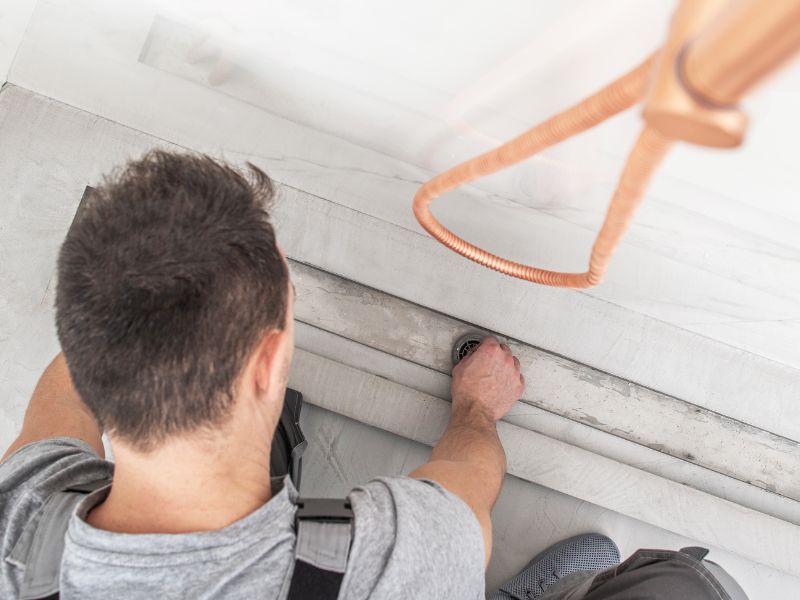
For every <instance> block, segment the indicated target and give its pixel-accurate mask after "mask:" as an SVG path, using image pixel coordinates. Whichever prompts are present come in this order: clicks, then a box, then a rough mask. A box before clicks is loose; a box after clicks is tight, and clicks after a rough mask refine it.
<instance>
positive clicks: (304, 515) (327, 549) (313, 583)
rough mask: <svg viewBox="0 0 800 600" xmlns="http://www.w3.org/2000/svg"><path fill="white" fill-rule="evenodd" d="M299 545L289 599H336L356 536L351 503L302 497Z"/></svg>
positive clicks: (296, 522)
mask: <svg viewBox="0 0 800 600" xmlns="http://www.w3.org/2000/svg"><path fill="white" fill-rule="evenodd" d="M295 530H296V531H297V542H296V546H295V562H294V572H293V573H292V580H291V583H290V585H289V596H288V598H287V600H310V599H312V598H314V599H315V600H336V599H337V598H338V597H339V590H340V589H341V587H342V580H343V579H344V573H345V570H346V569H347V559H348V556H349V554H350V542H351V540H352V536H353V510H352V507H351V506H350V502H349V501H348V500H337V499H332V498H300V499H299V500H298V501H297V514H296V516H295Z"/></svg>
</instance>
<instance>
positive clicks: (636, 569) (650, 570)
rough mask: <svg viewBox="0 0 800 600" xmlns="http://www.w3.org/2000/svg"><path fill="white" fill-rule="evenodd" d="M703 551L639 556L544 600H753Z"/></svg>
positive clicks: (573, 579) (567, 583)
mask: <svg viewBox="0 0 800 600" xmlns="http://www.w3.org/2000/svg"><path fill="white" fill-rule="evenodd" d="M706 553H707V551H706V550H704V549H703V548H684V549H683V550H681V551H680V552H673V551H671V550H638V551H637V552H635V553H634V554H633V555H631V557H630V558H629V559H628V560H626V561H625V562H623V563H621V564H619V565H617V566H616V567H612V568H610V569H606V570H605V571H599V572H597V571H581V572H578V573H573V574H572V575H569V576H568V577H565V578H564V579H562V580H560V581H558V582H556V583H555V584H554V585H553V586H552V587H551V588H550V589H549V590H547V592H546V593H545V594H544V595H542V596H540V597H539V600H747V595H746V594H745V593H744V590H742V588H741V587H739V584H737V583H736V581H735V580H734V579H733V577H731V576H730V575H729V574H728V572H727V571H725V570H724V569H723V568H722V567H720V566H719V565H717V564H716V563H712V562H710V561H706V560H703V557H704V556H705V554H706Z"/></svg>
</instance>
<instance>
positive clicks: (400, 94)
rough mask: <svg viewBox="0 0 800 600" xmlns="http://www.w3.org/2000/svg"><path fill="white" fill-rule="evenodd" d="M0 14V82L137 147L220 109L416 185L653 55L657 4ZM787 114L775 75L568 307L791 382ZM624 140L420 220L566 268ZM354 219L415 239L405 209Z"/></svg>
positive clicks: (525, 172)
mask: <svg viewBox="0 0 800 600" xmlns="http://www.w3.org/2000/svg"><path fill="white" fill-rule="evenodd" d="M7 6H8V7H7V8H6V9H4V10H6V11H7V15H10V16H9V17H8V18H5V19H4V20H3V22H2V23H3V24H2V26H3V27H4V28H6V29H7V30H8V31H7V32H4V34H3V36H2V37H3V39H4V40H10V41H7V42H5V46H3V45H0V66H2V65H3V64H5V65H10V66H9V67H8V71H9V80H11V81H13V82H15V83H18V84H20V85H25V86H26V87H29V88H31V89H33V90H35V91H39V92H41V93H46V94H47V95H49V96H50V97H53V98H57V99H61V100H63V101H65V102H67V103H69V104H74V105H76V106H79V107H81V108H86V109H87V110H92V111H93V112H96V114H99V115H102V116H108V117H110V118H114V119H117V120H120V121H125V119H123V118H122V117H121V116H120V114H121V113H125V114H127V115H130V119H131V121H136V122H131V123H130V124H131V125H133V126H137V122H138V125H140V126H141V128H142V129H143V130H148V129H153V128H154V127H155V125H154V123H155V122H159V123H158V127H160V128H162V129H163V130H165V131H167V132H175V133H176V135H177V132H178V131H180V130H188V129H191V128H192V127H195V128H198V127H205V128H207V127H209V125H210V124H209V123H208V122H207V121H208V119H207V118H206V117H205V116H204V115H202V114H201V113H200V112H199V111H198V112H196V113H195V112H194V111H193V109H194V108H196V107H198V106H200V104H201V103H203V102H206V103H209V104H213V105H214V106H215V108H216V110H217V111H222V112H225V111H228V112H233V111H235V110H238V109H237V108H236V107H237V106H242V105H244V104H246V105H249V106H250V107H253V108H255V109H257V110H261V111H264V112H266V113H269V114H271V115H275V116H277V117H280V118H281V119H284V120H285V121H288V122H294V123H298V124H301V125H304V126H307V127H309V128H311V129H313V130H316V131H320V132H324V133H327V134H329V135H330V136H331V138H336V139H340V140H346V141H348V142H351V143H352V144H353V145H354V146H357V147H359V148H365V149H370V150H372V151H374V153H373V155H372V156H384V157H387V160H388V159H392V160H391V161H390V162H391V165H392V166H391V167H390V168H391V169H395V170H397V169H400V170H403V169H406V167H405V166H403V167H399V166H398V165H407V166H409V168H410V167H413V169H410V170H408V173H412V174H410V175H407V174H393V175H392V177H395V178H396V179H402V178H406V180H407V181H409V182H411V183H414V184H418V183H419V182H421V181H423V180H424V179H425V178H426V177H427V176H430V175H431V174H433V173H434V172H436V171H437V170H442V169H445V168H447V167H448V166H451V165H453V164H455V163H458V162H460V161H461V160H464V159H466V158H469V157H470V156H472V155H474V154H475V153H478V152H481V151H485V150H487V149H490V148H492V147H494V146H495V145H497V144H498V143H500V142H502V141H503V140H506V139H508V138H509V137H511V136H514V135H516V134H518V133H520V132H521V131H523V130H524V129H526V128H528V127H530V126H531V125H533V124H535V123H537V122H538V121H540V120H542V119H544V118H546V117H548V116H550V115H551V114H553V113H554V112H555V111H558V110H560V109H562V108H564V107H566V106H568V105H569V104H570V103H573V102H575V101H577V100H579V99H580V98H582V97H583V96H585V95H586V94H588V93H591V92H592V91H594V90H596V89H597V88H598V87H599V86H601V85H603V84H604V83H606V82H608V81H610V80H611V79H613V78H614V77H616V76H618V75H620V74H622V73H624V72H625V71H626V70H628V69H630V68H632V67H633V66H635V65H636V64H638V63H639V62H640V61H641V60H642V59H643V58H644V57H645V56H646V55H647V54H648V53H650V52H652V51H653V50H654V49H656V48H657V47H658V46H659V44H660V43H661V40H662V39H663V37H664V35H665V31H666V28H667V24H668V20H669V16H670V13H671V11H672V10H673V8H674V3H673V2H662V1H661V0H649V1H639V0H602V1H598V0H568V1H563V2H557V3H555V2H545V1H537V2H529V1H522V0H518V1H514V2H506V3H503V5H502V7H501V8H499V9H498V6H497V4H496V3H491V2H488V1H484V0H475V1H471V2H467V3H459V4H458V10H454V8H453V4H452V3H451V2H446V1H444V0H437V1H426V2H421V1H416V2H407V3H403V4H402V5H397V4H393V5H392V4H385V3H375V2H367V1H366V0H357V1H349V2H337V3H327V2H320V1H316V0H314V1H301V2H292V3H288V2H274V3H268V4H262V5H259V7H258V8H254V7H253V6H254V5H253V3H249V2H227V3H225V4H224V5H223V4H221V3H215V2H191V3H190V2H183V3H181V2H172V3H142V4H140V5H137V6H136V7H132V6H130V5H126V4H124V3H119V2H98V1H96V0H78V1H76V2H71V3H65V2H59V1H56V0H42V1H41V2H39V3H38V4H37V5H36V9H35V11H34V12H33V18H32V19H30V21H28V19H27V17H28V16H29V15H30V13H31V10H32V9H33V6H34V3H33V2H30V1H23V0H14V1H12V2H11V3H10V4H8V5H7ZM22 32H26V33H25V39H24V41H23V42H22V43H21V44H20V45H19V47H16V45H15V44H14V43H13V40H15V39H21V37H22ZM45 40H46V41H47V42H46V43H45ZM178 80H181V81H178ZM145 81H146V82H147V86H145V85H144V84H143V83H142V82H145ZM145 88H146V89H145ZM137 94H138V96H137ZM212 98H213V100H211V99H212ZM798 100H800V68H798V67H797V66H796V65H795V66H794V67H792V68H790V69H788V70H786V71H785V72H784V73H783V74H781V75H780V76H779V77H778V78H776V79H774V80H773V81H772V82H770V84H769V85H768V86H766V87H765V88H764V89H763V90H761V91H759V92H758V93H757V94H756V95H754V96H753V97H752V98H751V99H749V100H748V102H747V103H746V110H747V112H748V113H750V114H751V115H752V125H751V127H750V131H749V133H748V137H747V141H746V144H745V145H744V146H743V147H742V148H740V149H736V150H733V151H716V150H706V149H701V148H693V147H689V146H687V145H679V146H678V147H677V149H676V150H675V151H674V152H673V153H672V154H671V155H670V156H669V157H668V159H667V161H666V163H665V165H664V166H663V168H662V169H661V171H660V172H659V173H658V175H657V177H656V179H655V181H654V183H653V185H652V186H651V189H650V190H649V191H648V193H647V197H646V200H645V202H644V203H643V206H642V208H641V209H640V211H639V213H638V214H637V216H636V219H635V222H634V224H633V226H632V228H631V230H630V232H629V234H628V235H627V237H626V238H625V240H624V242H623V245H622V247H621V248H620V250H619V251H618V253H617V256H616V257H615V260H614V261H613V263H612V267H611V271H610V273H609V275H608V278H607V280H606V282H605V283H603V284H602V285H601V286H600V287H598V288H595V289H592V290H589V291H586V292H573V293H586V294H589V295H591V296H592V297H594V298H597V299H600V300H603V301H606V302H609V303H611V304H614V305H616V306H619V307H622V308H624V309H626V310H630V311H634V312H636V313H640V314H642V315H646V316H648V317H650V318H653V319H657V320H659V321H663V322H665V323H668V324H671V325H674V326H676V327H679V328H681V329H685V330H687V331H691V332H693V333H696V334H699V335H701V336H703V337H706V338H709V339H712V340H716V341H719V342H722V343H724V344H727V345H729V346H732V347H734V348H738V349H741V350H744V351H747V352H749V353H752V354H754V355H758V356H763V357H766V358H768V359H770V360H772V361H775V362H777V363H780V364H782V365H786V366H789V367H794V368H798V367H800V343H798V339H800V302H798V300H800V236H798V235H797V234H796V231H797V226H798V224H800V202H798V201H797V200H798V190H800V169H798V168H797V153H796V151H795V149H794V146H795V144H794V141H793V139H794V138H793V137H792V134H793V133H794V131H795V130H797V128H798V124H800V117H798V116H797V113H796V107H797V106H798ZM248 110H252V108H251V109H248ZM135 111H138V113H136V114H134V113H135ZM200 121H203V123H202V125H201V124H200V123H199V122H200ZM211 124H213V123H211ZM639 126H640V118H639V115H638V111H637V110H636V109H634V110H632V111H630V112H629V113H628V114H625V115H622V116H619V117H617V118H614V119H612V120H610V121H609V122H607V123H605V124H603V125H601V126H600V127H598V128H596V129H595V130H593V131H591V132H588V133H586V134H583V135H581V136H579V137H577V138H575V139H572V140H570V141H568V142H566V143H563V144H561V145H559V146H557V147H554V148H551V149H549V150H547V151H546V152H544V153H542V154H541V155H539V156H536V157H534V158H532V159H531V160H529V161H527V162H526V163H525V164H523V165H519V166H518V167H515V168H513V169H510V170H508V171H506V172H504V173H501V174H498V175H496V176H493V177H491V178H488V179H486V180H482V181H479V182H477V183H476V184H475V185H474V186H473V187H472V188H471V189H470V190H467V191H466V192H465V193H466V194H467V195H469V197H470V198H472V199H473V200H474V201H471V202H469V203H467V202H466V201H465V200H463V197H464V196H462V195H458V194H454V195H452V196H451V197H446V198H444V199H442V200H441V201H439V202H437V204H436V205H435V206H434V212H435V213H436V214H437V215H439V216H440V217H441V218H442V220H443V221H444V222H445V224H446V225H449V226H451V227H452V228H453V229H454V230H455V231H456V232H457V233H461V234H463V235H464V236H465V237H467V238H468V239H470V240H471V241H475V242H476V243H478V244H479V245H483V246H484V247H486V248H487V249H488V250H491V251H494V252H496V253H498V254H501V255H504V256H508V257H509V258H512V259H515V260H519V261H522V262H527V263H530V264H534V265H537V266H542V267H545V268H552V269H562V270H572V271H579V270H583V269H584V267H585V265H586V261H587V258H588V254H589V251H590V248H591V244H592V242H593V240H594V235H595V233H596V231H597V229H598V227H599V225H600V223H601V221H602V218H603V215H604V211H605V208H606V206H607V204H608V200H609V198H610V196H611V193H612V192H613V189H614V187H615V184H616V180H617V176H618V173H619V171H620V168H621V165H622V163H623V162H624V158H625V156H626V154H627V152H628V150H629V148H630V146H631V143H632V141H633V139H634V137H635V135H636V132H637V130H638V128H639ZM253 134H254V135H255V133H253ZM226 135H227V132H225V131H219V132H218V137H219V147H220V148H222V149H223V150H225V151H229V152H234V153H236V152H238V151H239V150H241V148H238V147H232V146H234V144H233V143H232V142H231V143H230V144H228V143H227V142H226V141H225V140H226ZM231 135H233V134H231ZM237 135H239V134H238V132H237ZM260 135H263V136H270V135H271V132H270V131H267V130H265V131H263V133H261V134H260ZM177 137H180V136H179V135H177ZM231 139H233V138H232V137H231ZM325 150H326V149H325V147H319V146H318V147H315V148H313V149H309V148H300V149H299V150H292V152H294V154H293V155H292V156H291V158H292V159H294V160H297V161H299V162H303V161H304V162H305V163H306V164H307V165H315V166H320V165H322V166H323V167H325V166H326V165H327V164H328V163H323V162H321V161H322V160H323V159H320V158H319V157H321V156H322V157H324V160H325V161H328V162H329V163H330V165H331V166H336V167H339V166H341V165H339V164H337V161H340V160H343V159H340V157H339V156H338V155H337V154H336V153H333V152H328V154H327V155H326V153H325ZM286 152H289V150H287V151H286ZM312 155H313V156H312ZM284 158H285V157H284ZM379 160H382V159H378V158H375V159H374V161H373V162H375V164H377V161H379ZM386 164H390V163H389V162H387V163H386ZM347 168H348V169H350V170H351V171H352V172H358V171H359V170H362V171H364V172H369V171H370V169H375V166H374V165H370V164H363V165H358V164H352V165H351V164H349V163H348V166H347ZM387 168H389V167H387ZM295 171H296V169H295ZM323 171H324V169H323ZM277 177H278V178H279V179H280V178H281V177H284V178H285V179H291V177H292V176H291V175H287V174H286V173H277ZM315 177H317V178H319V177H322V175H320V174H319V173H318V174H316V175H315ZM336 177H338V178H341V177H343V175H342V174H341V173H338V174H337V175H336ZM339 181H340V180H337V182H336V183H335V184H332V185H331V186H330V187H331V188H333V189H334V191H333V192H330V191H329V192H328V193H327V194H326V195H327V197H331V198H332V199H335V198H333V197H334V196H335V195H336V194H337V193H341V194H344V193H345V192H344V191H343V190H344V189H345V188H346V187H347V186H348V185H350V184H349V183H347V182H344V183H339ZM348 193H351V192H348ZM352 193H355V194H357V193H358V192H357V191H355V192H352ZM361 201H363V203H364V204H365V205H368V206H369V207H370V208H368V209H367V210H368V211H369V212H371V213H372V214H376V215H378V216H381V218H387V219H388V220H392V221H394V222H396V223H398V224H401V225H403V226H407V227H409V228H412V229H417V230H418V228H417V227H416V224H415V222H414V221H413V218H412V217H411V215H410V201H411V197H410V194H409V195H405V196H403V197H399V196H397V195H396V194H390V193H387V194H386V195H385V196H382V195H380V194H372V195H371V197H370V198H369V199H366V198H364V199H361Z"/></svg>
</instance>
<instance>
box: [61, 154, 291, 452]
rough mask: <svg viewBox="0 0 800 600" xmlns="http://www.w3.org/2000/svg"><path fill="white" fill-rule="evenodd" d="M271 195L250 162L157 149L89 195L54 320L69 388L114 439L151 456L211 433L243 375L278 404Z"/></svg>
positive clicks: (282, 331)
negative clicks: (242, 164)
mask: <svg viewBox="0 0 800 600" xmlns="http://www.w3.org/2000/svg"><path fill="white" fill-rule="evenodd" d="M272 195H273V189H272V184H271V182H270V180H269V178H268V177H267V176H266V175H265V174H264V173H263V172H262V171H260V170H258V169H257V168H255V167H253V166H252V165H250V166H249V171H248V172H247V174H246V175H243V174H241V173H240V172H238V171H236V170H234V169H232V168H231V167H229V166H227V165H225V164H222V163H220V162H217V161H214V160H212V159H211V158H208V157H206V156H198V155H188V154H173V153H167V152H161V151H156V152H151V153H150V154H148V155H146V156H145V157H144V158H143V159H141V160H139V161H136V162H132V163H129V164H128V165H127V166H126V167H125V168H124V169H123V170H121V171H119V172H117V173H115V174H114V175H113V176H111V177H109V178H107V179H106V180H105V182H104V183H103V185H102V186H100V187H99V188H98V189H97V191H96V193H95V194H93V195H92V196H91V197H90V198H89V199H88V200H87V203H86V206H85V209H84V210H82V211H81V212H80V214H79V215H78V216H77V218H76V220H75V222H74V223H73V225H72V228H71V229H70V231H69V233H68V235H67V238H66V240H65V242H64V244H63V246H62V248H61V253H60V255H59V260H58V288H57V294H56V325H57V329H58V337H59V340H60V342H61V347H62V349H63V351H64V355H65V356H66V359H67V363H68V364H69V368H70V373H71V375H72V378H73V381H74V384H75V387H76V389H77V390H78V393H79V394H80V395H81V398H82V399H83V401H84V403H85V404H86V405H87V406H88V407H89V409H90V410H91V411H92V412H93V413H94V415H95V416H96V417H97V419H98V420H99V421H100V423H101V425H102V426H103V427H104V428H105V429H106V430H107V431H109V433H110V434H111V435H112V437H116V438H118V439H120V440H123V441H124V442H125V443H127V444H128V445H130V446H132V447H134V448H136V449H138V450H143V451H146V450H149V449H151V448H153V447H154V446H156V445H158V444H159V443H160V442H162V441H164V440H166V439H168V438H169V437H171V436H175V435H185V434H190V433H192V432H195V431H198V430H203V429H205V430H214V429H217V428H218V427H219V426H221V425H222V424H224V422H225V420H226V418H227V417H228V416H230V414H231V411H232V410H233V407H234V404H235V403H236V401H237V398H238V397H239V396H240V387H241V385H240V384H241V383H242V376H243V374H244V373H245V372H246V371H247V372H248V373H250V375H251V381H249V382H248V384H252V385H254V386H256V387H258V388H259V389H260V390H261V392H264V394H265V395H268V396H269V398H265V400H268V401H269V402H271V403H274V404H275V405H276V406H278V407H279V403H280V400H282V398H283V391H284V390H283V386H284V385H285V380H286V370H287V369H288V362H289V360H290V359H291V345H292V339H291V337H292V336H291V302H292V298H291V293H290V291H289V274H288V270H287V265H286V261H285V259H284V258H283V255H282V254H281V252H280V250H279V249H278V246H277V244H276V241H275V233H274V231H273V228H272V225H271V224H270V221H269V215H268V213H267V211H266V209H267V207H268V205H269V201H270V200H271V198H272ZM254 357H256V358H257V360H259V361H260V363H261V364H260V366H259V367H258V368H256V369H255V370H253V369H250V370H248V369H247V367H248V365H250V364H251V363H252V362H253V359H254ZM265 365H266V366H265ZM267 390H268V394H267ZM278 411H279V408H278Z"/></svg>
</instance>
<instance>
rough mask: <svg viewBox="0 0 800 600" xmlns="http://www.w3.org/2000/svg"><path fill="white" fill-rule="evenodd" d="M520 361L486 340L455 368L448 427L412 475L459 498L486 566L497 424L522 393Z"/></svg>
mask: <svg viewBox="0 0 800 600" xmlns="http://www.w3.org/2000/svg"><path fill="white" fill-rule="evenodd" d="M524 388H525V382H524V380H523V378H522V375H521V374H520V369H519V360H517V358H516V357H514V356H513V355H512V354H511V350H509V348H508V346H505V345H503V344H500V343H499V342H498V341H497V340H496V339H494V338H486V339H485V340H484V341H483V342H482V343H481V345H480V346H478V348H477V349H476V350H475V351H474V352H473V353H472V354H471V355H470V356H468V357H467V358H465V359H464V360H462V361H461V362H460V363H459V364H458V365H457V366H456V367H455V368H454V369H453V386H452V396H453V412H452V416H451V418H450V425H449V426H448V427H447V431H445V433H444V435H443V436H442V438H441V439H440V440H439V443H438V444H436V447H435V448H434V449H433V452H432V453H431V458H430V460H429V461H428V463H426V464H424V465H422V466H421V467H420V468H419V469H417V470H416V471H414V472H413V473H411V477H416V478H417V479H430V480H433V481H436V482H437V483H438V484H439V485H441V486H442V487H444V488H445V489H447V490H448V491H450V492H452V493H454V494H455V495H456V496H458V497H459V498H461V499H462V500H463V501H464V502H465V503H466V504H467V505H468V506H469V507H470V508H471V509H472V511H473V512H474V513H475V516H476V518H477V519H478V523H480V526H481V530H482V532H483V540H484V547H485V549H486V564H488V563H489V557H490V556H491V552H492V522H491V511H492V507H493V506H494V503H495V501H496V500H497V496H498V495H499V494H500V487H501V486H502V483H503V476H504V475H505V472H506V455H505V452H503V447H502V446H501V445H500V440H499V439H498V437H497V429H496V428H495V423H496V421H498V420H499V419H501V418H502V417H503V416H504V415H505V414H506V413H507V412H508V411H509V410H510V409H511V406H512V405H513V404H514V402H516V401H517V400H518V399H519V397H520V396H521V395H522V391H523V389H524Z"/></svg>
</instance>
